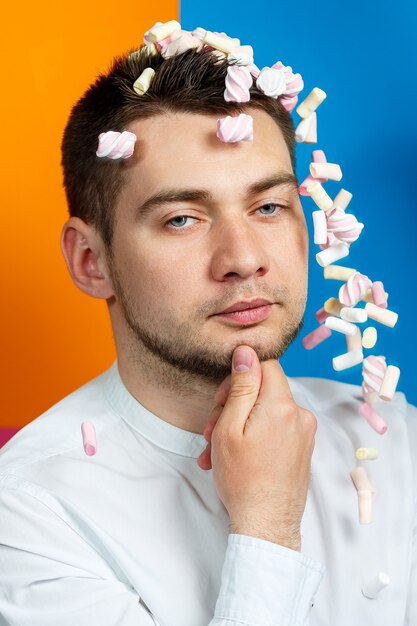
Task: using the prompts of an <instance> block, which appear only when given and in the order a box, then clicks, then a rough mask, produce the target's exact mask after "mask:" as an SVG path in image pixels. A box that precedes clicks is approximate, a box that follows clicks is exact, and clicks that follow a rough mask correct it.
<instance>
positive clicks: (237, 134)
mask: <svg viewBox="0 0 417 626" xmlns="http://www.w3.org/2000/svg"><path fill="white" fill-rule="evenodd" d="M217 137H218V138H219V139H220V141H224V142H228V143H236V142H237V141H252V139H253V118H252V116H251V115H246V114H245V113H241V114H240V115H238V116H231V115H227V116H226V117H223V118H221V119H219V120H217Z"/></svg>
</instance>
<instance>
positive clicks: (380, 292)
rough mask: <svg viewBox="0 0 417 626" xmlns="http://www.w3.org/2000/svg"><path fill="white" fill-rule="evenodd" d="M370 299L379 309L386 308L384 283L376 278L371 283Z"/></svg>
mask: <svg viewBox="0 0 417 626" xmlns="http://www.w3.org/2000/svg"><path fill="white" fill-rule="evenodd" d="M372 300H373V301H374V304H376V306H379V307H381V309H386V308H387V306H388V302H387V299H386V297H385V289H384V284H383V283H382V282H381V281H380V280H376V281H375V282H373V283H372Z"/></svg>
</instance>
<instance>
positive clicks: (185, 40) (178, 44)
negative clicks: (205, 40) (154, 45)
mask: <svg viewBox="0 0 417 626" xmlns="http://www.w3.org/2000/svg"><path fill="white" fill-rule="evenodd" d="M201 45H202V44H201V41H200V40H199V39H197V38H196V37H193V35H192V34H191V33H188V32H187V31H183V30H182V31H179V32H178V33H173V35H171V38H170V41H169V42H167V45H165V46H163V48H161V55H162V56H163V57H164V59H169V58H170V57H173V56H175V55H176V54H181V53H182V52H185V51H186V50H191V49H194V48H200V49H201Z"/></svg>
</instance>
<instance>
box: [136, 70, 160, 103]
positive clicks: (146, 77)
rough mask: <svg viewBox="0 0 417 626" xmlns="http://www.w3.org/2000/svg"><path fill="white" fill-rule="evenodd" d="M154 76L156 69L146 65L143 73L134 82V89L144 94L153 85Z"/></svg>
mask: <svg viewBox="0 0 417 626" xmlns="http://www.w3.org/2000/svg"><path fill="white" fill-rule="evenodd" d="M154 76H155V70H154V69H153V68H152V67H145V69H144V70H143V72H142V74H141V75H140V76H139V77H138V78H137V79H136V80H135V82H134V83H133V89H134V90H135V92H136V93H137V94H138V95H140V96H143V94H145V93H146V92H147V91H148V89H149V87H150V86H151V83H152V81H153V79H154Z"/></svg>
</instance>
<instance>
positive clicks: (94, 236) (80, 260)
mask: <svg viewBox="0 0 417 626" xmlns="http://www.w3.org/2000/svg"><path fill="white" fill-rule="evenodd" d="M60 244H61V250H62V254H63V255H64V259H65V263H66V264H67V268H68V271H69V273H70V275H71V278H72V280H73V281H74V283H75V284H76V285H77V287H79V288H80V289H81V291H84V293H87V294H88V295H89V296H92V297H93V298H105V299H108V298H111V297H112V296H113V295H114V292H113V286H112V282H111V280H110V274H109V271H108V267H107V262H106V254H105V247H104V243H103V240H102V239H101V237H100V236H99V234H98V233H97V231H96V230H95V229H94V227H93V226H91V225H90V224H86V222H84V221H83V220H82V219H80V218H79V217H70V219H69V220H68V221H67V222H65V224H64V226H63V228H62V233H61V241H60Z"/></svg>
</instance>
